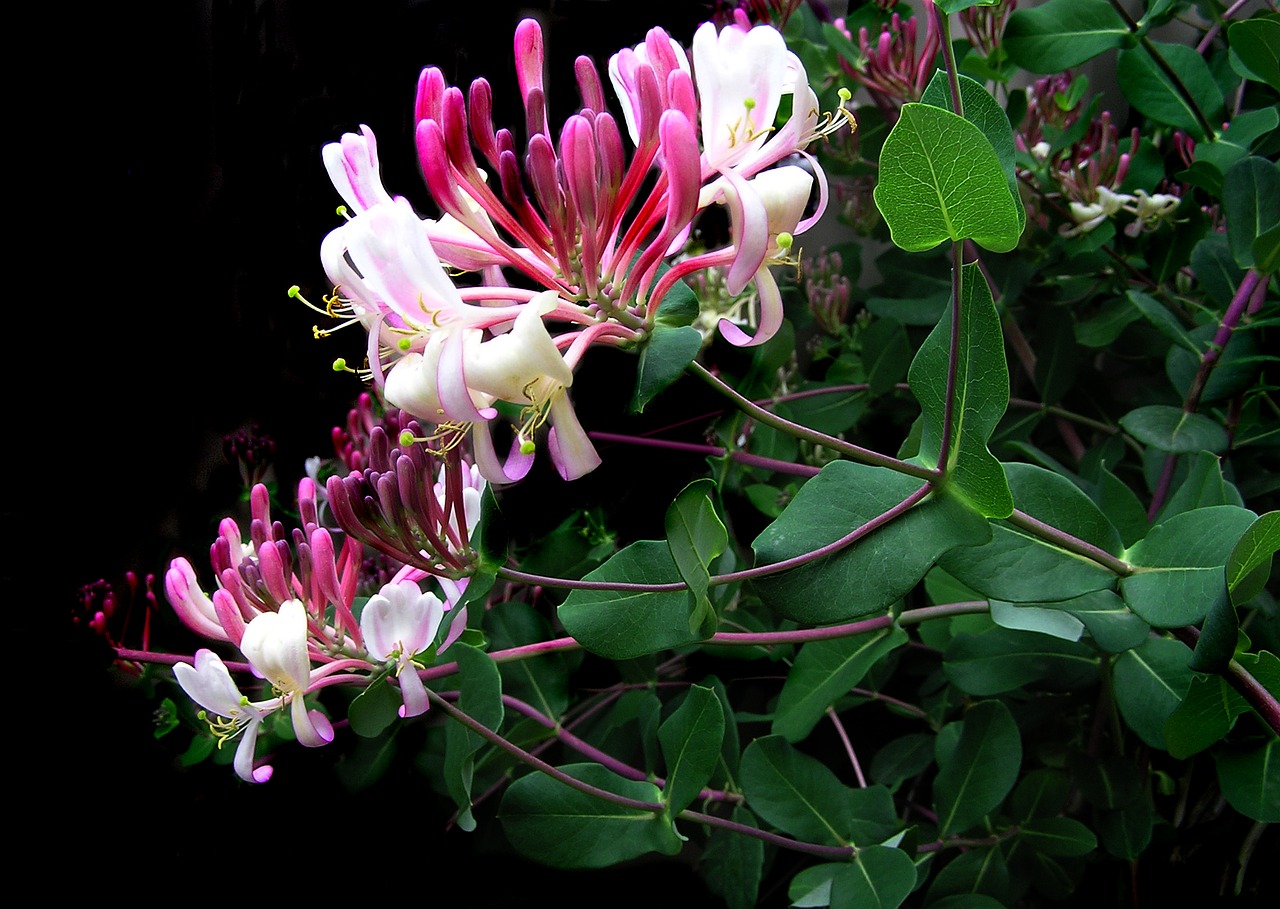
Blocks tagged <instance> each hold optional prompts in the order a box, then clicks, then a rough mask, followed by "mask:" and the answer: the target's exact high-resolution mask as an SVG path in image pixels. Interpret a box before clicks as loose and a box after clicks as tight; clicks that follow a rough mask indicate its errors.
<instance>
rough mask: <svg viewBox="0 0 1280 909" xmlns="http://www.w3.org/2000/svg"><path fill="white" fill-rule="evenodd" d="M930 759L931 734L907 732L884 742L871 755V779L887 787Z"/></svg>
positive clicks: (915, 772)
mask: <svg viewBox="0 0 1280 909" xmlns="http://www.w3.org/2000/svg"><path fill="white" fill-rule="evenodd" d="M932 763H933V736H931V735H926V734H925V733H923V732H910V733H907V734H906V735H904V736H900V737H898V738H896V739H893V740H891V741H889V742H888V743H886V744H885V746H884V747H883V748H881V749H880V750H879V751H877V752H876V753H875V755H873V756H872V758H871V767H870V771H869V772H870V774H871V779H872V780H873V781H875V782H877V783H879V784H881V785H882V786H887V787H888V788H889V790H890V791H893V790H895V789H897V788H898V787H899V786H900V785H902V784H903V783H904V782H905V781H907V780H909V779H912V778H913V777H916V776H919V775H920V774H921V773H923V772H924V771H925V770H926V769H927V768H928V766H929V765H930V764H932Z"/></svg>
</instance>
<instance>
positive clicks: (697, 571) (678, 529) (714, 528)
mask: <svg viewBox="0 0 1280 909" xmlns="http://www.w3.org/2000/svg"><path fill="white" fill-rule="evenodd" d="M715 488H716V484H715V482H714V481H713V480H706V479H703V480H694V481H693V482H692V483H690V484H689V485H688V486H686V487H685V488H684V489H682V490H681V491H680V494H679V495H678V496H676V498H675V501H674V502H672V503H671V507H670V508H668V509H667V518H666V530H667V545H668V546H669V547H670V549H671V558H672V560H673V561H674V562H675V564H676V568H677V569H678V570H679V572H680V578H681V579H682V580H683V581H684V582H685V583H686V584H687V585H689V596H688V599H689V633H690V634H692V635H694V636H695V637H698V638H709V637H711V635H713V634H715V632H716V626H717V624H718V620H717V618H716V611H715V609H714V608H713V607H712V605H711V601H710V600H709V599H707V587H708V586H709V584H710V581H711V572H710V570H709V568H708V566H710V564H711V562H712V560H714V559H715V557H716V556H718V555H720V553H722V552H724V547H725V544H727V543H728V542H729V534H728V532H727V531H726V530H725V529H724V524H722V523H721V521H720V518H719V517H718V516H717V515H716V509H715V506H714V505H712V504H711V498H710V495H709V493H711V492H712V491H714V490H715Z"/></svg>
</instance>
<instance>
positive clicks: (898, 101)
mask: <svg viewBox="0 0 1280 909" xmlns="http://www.w3.org/2000/svg"><path fill="white" fill-rule="evenodd" d="M932 6H933V4H932V3H930V2H929V0H925V3H924V10H923V16H911V17H909V18H907V19H903V18H902V16H900V15H899V14H898V13H894V14H893V15H892V16H891V17H890V19H889V21H888V22H886V23H884V24H883V25H882V26H881V30H880V34H879V36H878V37H877V38H876V40H875V42H874V45H873V44H872V41H871V36H870V34H869V33H868V31H867V29H866V28H865V27H863V28H860V29H858V50H859V51H860V52H861V54H862V57H861V59H859V60H848V59H846V58H844V57H841V58H840V66H841V68H842V69H844V71H845V72H846V73H848V74H849V75H850V76H852V77H853V78H854V79H856V80H858V82H860V83H862V85H864V86H865V87H866V89H867V91H868V92H869V93H870V95H871V98H872V100H873V101H875V103H876V106H877V107H879V108H880V110H881V111H883V112H884V115H885V117H886V119H888V120H889V121H890V122H894V121H896V120H897V118H898V111H899V110H901V108H902V105H903V104H905V103H907V102H908V101H919V100H920V96H921V95H922V94H924V90H925V86H927V85H928V84H929V79H930V78H931V77H932V75H933V72H934V65H933V61H934V57H936V56H937V53H938V48H940V47H941V46H942V35H941V33H940V32H939V31H938V27H937V24H936V23H935V22H934V17H933V15H932V12H933V10H932ZM921 18H923V19H924V20H925V33H924V38H923V40H921V41H920V43H919V48H918V49H917V38H918V36H919V23H920V19H921ZM836 27H837V28H839V29H841V31H843V32H844V34H845V36H846V37H848V38H850V39H852V37H853V35H852V33H851V32H850V31H849V30H848V29H847V28H846V27H845V26H844V21H843V20H840V19H838V20H836Z"/></svg>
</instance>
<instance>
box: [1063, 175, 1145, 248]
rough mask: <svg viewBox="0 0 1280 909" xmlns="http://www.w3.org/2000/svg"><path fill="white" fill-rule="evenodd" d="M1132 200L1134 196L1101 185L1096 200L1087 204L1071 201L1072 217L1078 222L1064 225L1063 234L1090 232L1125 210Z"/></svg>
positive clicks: (1072, 235)
mask: <svg viewBox="0 0 1280 909" xmlns="http://www.w3.org/2000/svg"><path fill="white" fill-rule="evenodd" d="M1131 201H1133V196H1130V195H1126V194H1123V193H1114V192H1112V191H1111V190H1109V189H1107V188H1106V187H1105V186H1099V187H1098V194H1097V201H1096V202H1091V203H1089V204H1087V205H1085V204H1082V203H1080V202H1072V203H1070V205H1069V206H1068V208H1069V210H1070V212H1071V217H1072V219H1073V220H1074V221H1075V222H1076V223H1075V226H1074V227H1071V226H1067V225H1064V226H1063V230H1062V235H1063V236H1064V237H1074V236H1078V235H1079V234H1083V233H1088V232H1089V231H1091V230H1093V229H1094V228H1095V227H1097V226H1098V225H1099V224H1101V223H1102V222H1103V221H1105V220H1107V218H1110V217H1111V216H1112V215H1115V214H1117V213H1119V212H1121V211H1123V210H1124V207H1125V204H1126V203H1128V202H1131Z"/></svg>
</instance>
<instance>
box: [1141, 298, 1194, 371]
mask: <svg viewBox="0 0 1280 909" xmlns="http://www.w3.org/2000/svg"><path fill="white" fill-rule="evenodd" d="M1125 296H1126V298H1127V299H1128V300H1129V302H1130V303H1132V304H1133V307H1134V308H1135V309H1136V310H1138V312H1140V313H1142V314H1143V315H1144V316H1146V317H1147V321H1149V322H1150V323H1151V324H1152V325H1154V326H1155V327H1156V328H1157V329H1158V330H1159V331H1160V333H1161V334H1162V335H1164V336H1165V337H1166V338H1168V339H1169V340H1170V341H1173V342H1174V343H1175V344H1178V345H1180V346H1182V347H1184V348H1186V349H1187V350H1188V351H1190V352H1191V353H1193V354H1195V355H1196V356H1200V353H1201V350H1200V346H1199V345H1198V344H1196V342H1195V341H1192V340H1191V335H1190V334H1188V333H1187V330H1186V329H1185V328H1183V327H1182V323H1181V322H1179V321H1178V319H1177V317H1176V316H1175V315H1174V314H1173V313H1171V312H1169V310H1168V309H1167V308H1165V305H1164V304H1163V303H1161V302H1160V301H1159V300H1157V299H1156V298H1155V297H1151V296H1148V295H1147V294H1144V293H1143V292H1142V291H1140V290H1131V291H1129V292H1128V293H1127V294H1125Z"/></svg>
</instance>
